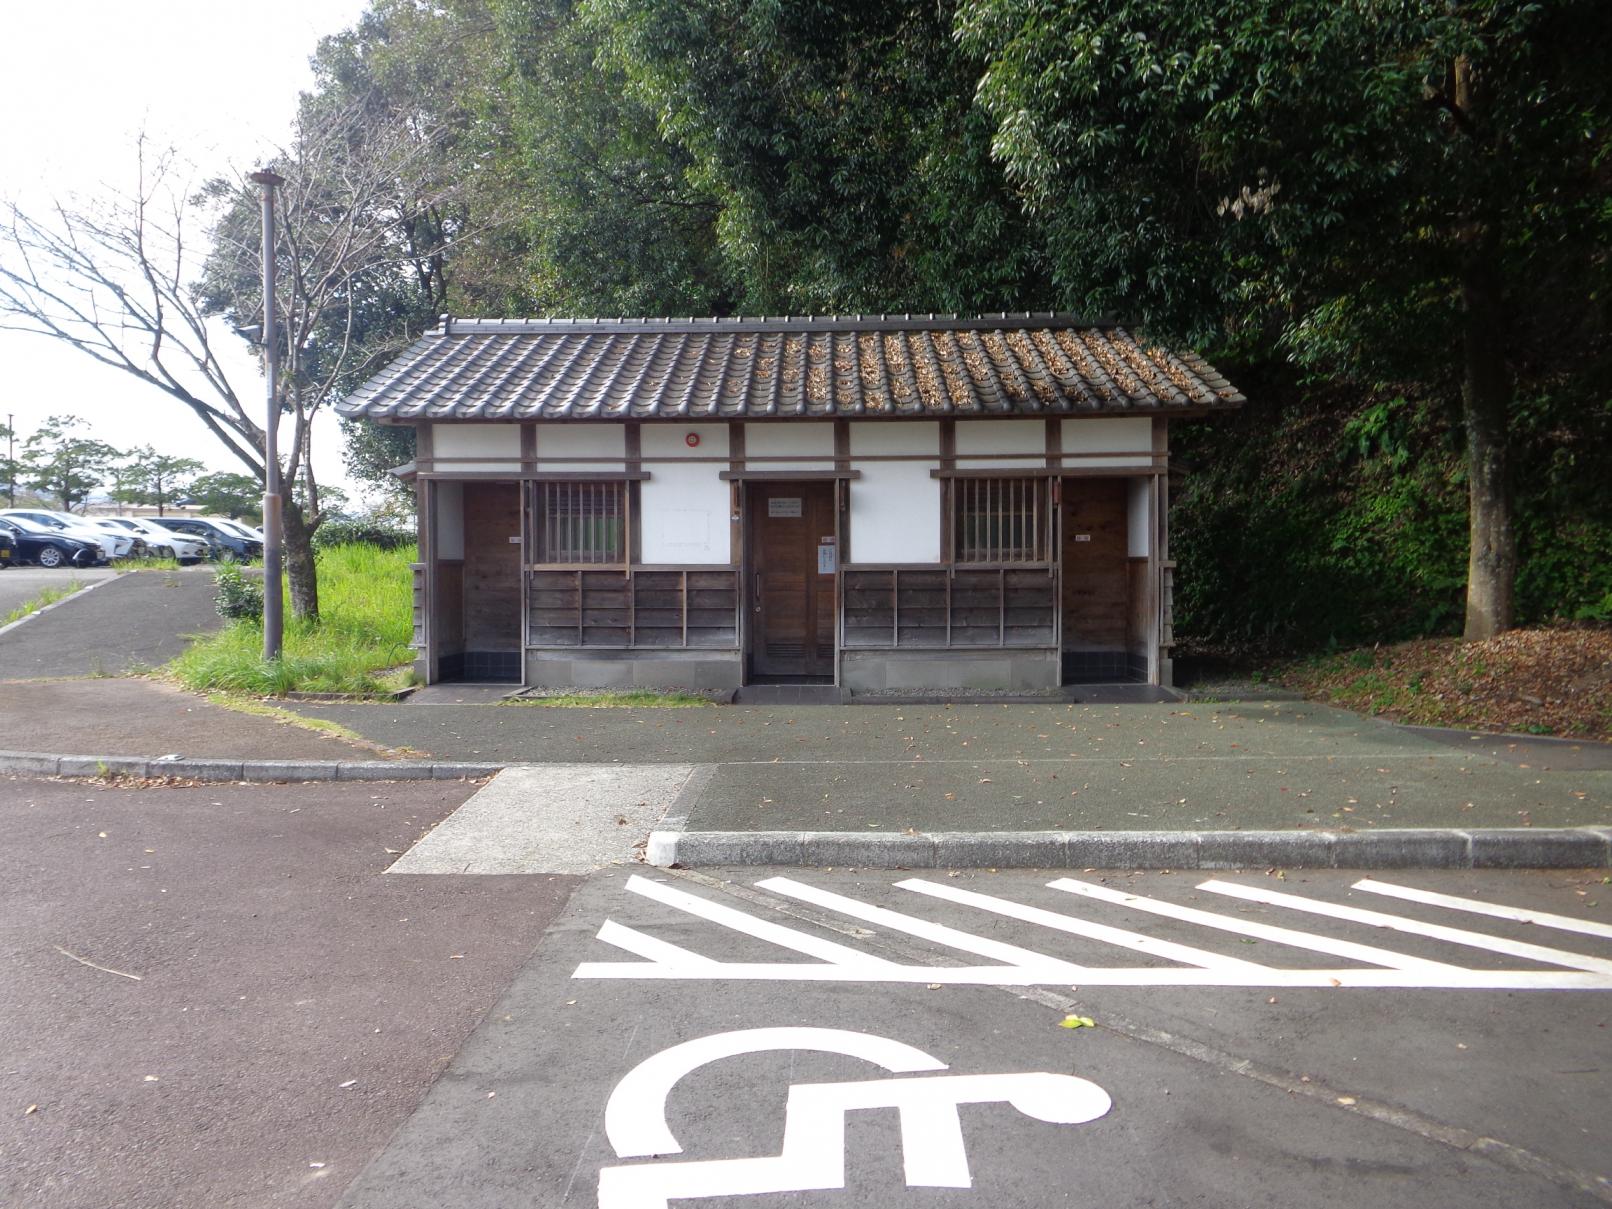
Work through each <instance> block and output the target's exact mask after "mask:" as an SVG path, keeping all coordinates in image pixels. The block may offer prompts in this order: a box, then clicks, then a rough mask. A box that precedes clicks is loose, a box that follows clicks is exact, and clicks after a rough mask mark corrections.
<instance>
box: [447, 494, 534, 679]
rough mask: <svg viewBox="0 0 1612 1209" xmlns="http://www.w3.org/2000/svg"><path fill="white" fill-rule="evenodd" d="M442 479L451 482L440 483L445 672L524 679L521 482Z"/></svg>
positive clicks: (449, 676) (467, 676)
mask: <svg viewBox="0 0 1612 1209" xmlns="http://www.w3.org/2000/svg"><path fill="white" fill-rule="evenodd" d="M442 486H443V488H447V489H451V490H439V493H438V509H437V518H436V520H437V543H438V549H439V555H438V558H437V589H436V617H435V619H434V622H435V624H434V625H433V627H432V629H433V636H434V639H435V646H436V653H437V679H438V680H450V681H451V680H458V681H479V682H487V683H510V684H519V683H520V682H521V680H522V679H523V678H524V676H523V673H524V668H523V667H522V666H521V654H522V652H521V545H520V536H521V493H520V484H518V483H500V482H465V483H462V484H461V483H445V484H443V485H442ZM455 554H457V555H458V557H457V558H454V557H452V555H455Z"/></svg>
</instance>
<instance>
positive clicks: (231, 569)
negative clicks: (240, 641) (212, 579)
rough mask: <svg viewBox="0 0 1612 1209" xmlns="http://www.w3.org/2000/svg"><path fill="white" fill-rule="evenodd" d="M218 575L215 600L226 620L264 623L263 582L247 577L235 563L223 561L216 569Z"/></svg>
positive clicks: (219, 612)
mask: <svg viewBox="0 0 1612 1209" xmlns="http://www.w3.org/2000/svg"><path fill="white" fill-rule="evenodd" d="M214 574H215V575H216V576H217V577H218V581H217V587H216V589H215V591H214V594H213V602H214V604H215V605H216V606H217V608H218V615H219V616H220V617H222V618H223V619H224V620H225V621H252V622H256V623H258V624H259V625H261V624H262V623H263V583H262V581H261V580H256V579H247V578H246V576H244V575H242V574H241V569H240V568H239V567H237V566H235V565H234V564H233V563H222V564H220V565H219V566H218V568H217V569H216V570H215V571H214Z"/></svg>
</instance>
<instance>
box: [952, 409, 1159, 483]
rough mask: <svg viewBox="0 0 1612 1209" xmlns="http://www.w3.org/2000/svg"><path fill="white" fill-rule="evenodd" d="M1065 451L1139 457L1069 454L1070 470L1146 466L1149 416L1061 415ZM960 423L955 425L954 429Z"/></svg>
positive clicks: (1067, 464) (1150, 436)
mask: <svg viewBox="0 0 1612 1209" xmlns="http://www.w3.org/2000/svg"><path fill="white" fill-rule="evenodd" d="M1062 428H1063V451H1064V452H1065V453H1122V454H1123V453H1129V454H1133V455H1134V454H1138V453H1139V454H1141V455H1142V456H1141V457H1135V456H1132V457H1128V458H1127V457H1114V458H1100V457H1099V458H1071V459H1069V460H1068V461H1066V462H1065V463H1064V466H1065V467H1066V468H1067V469H1070V470H1084V469H1090V468H1094V467H1098V466H1147V465H1149V464H1150V463H1151V461H1152V453H1151V451H1152V449H1153V419H1152V417H1151V416H1101V417H1093V418H1091V419H1085V418H1081V417H1075V416H1065V417H1064V418H1063V425H1062ZM961 430H962V425H960V424H959V425H958V431H961Z"/></svg>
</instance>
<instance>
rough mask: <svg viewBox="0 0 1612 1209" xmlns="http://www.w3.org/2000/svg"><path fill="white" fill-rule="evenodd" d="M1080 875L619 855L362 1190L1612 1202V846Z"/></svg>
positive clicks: (1409, 1205) (507, 1200)
mask: <svg viewBox="0 0 1612 1209" xmlns="http://www.w3.org/2000/svg"><path fill="white" fill-rule="evenodd" d="M1068 880H1070V879H1068V878H1067V875H1064V874H1060V873H1057V872H1048V873H1034V872H1029V871H1020V872H1014V873H999V874H986V873H983V872H980V873H963V874H958V875H955V876H949V877H948V876H944V875H942V876H940V877H938V878H923V877H910V876H906V875H900V874H874V873H852V872H848V871H836V872H832V873H830V872H825V871H813V872H801V871H798V870H756V869H747V870H742V871H739V870H717V871H708V872H706V873H698V874H695V873H682V874H679V873H675V872H665V871H640V872H636V873H634V872H628V871H607V872H603V873H600V874H596V875H594V876H593V877H591V878H590V879H589V880H588V882H587V883H586V884H585V885H584V886H583V887H581V888H580V889H579V890H578V891H577V892H576V893H575V894H574V895H573V897H572V899H571V901H570V903H569V905H568V906H567V908H566V910H565V912H564V913H563V915H562V916H561V917H560V919H559V920H557V921H556V923H555V924H554V925H553V926H552V927H551V928H550V929H549V931H548V933H547V934H546V936H545V937H544V940H543V942H542V944H541V946H540V947H539V949H538V952H537V954H536V955H535V956H534V958H533V959H532V961H530V962H529V963H528V964H527V965H526V966H525V967H524V968H523V969H522V970H521V972H520V973H519V974H518V975H517V977H516V978H515V980H514V983H513V984H512V986H511V987H510V990H509V991H508V993H507V994H506V995H505V996H504V998H503V999H502V1000H501V1001H500V1003H499V1004H498V1005H497V1006H496V1008H494V1010H493V1011H492V1012H491V1013H490V1014H489V1016H488V1017H487V1020H486V1021H485V1022H484V1024H483V1025H482V1026H481V1027H480V1028H479V1029H478V1030H477V1031H476V1032H475V1034H474V1035H473V1036H472V1037H471V1038H470V1040H469V1041H468V1042H467V1043H466V1045H465V1046H464V1048H463V1049H462V1050H461V1052H460V1054H459V1056H458V1057H457V1058H456V1059H455V1061H454V1062H453V1064H452V1065H451V1066H450V1068H449V1069H448V1071H447V1072H445V1074H444V1075H443V1077H442V1078H441V1079H440V1080H438V1082H437V1083H436V1085H435V1086H434V1087H433V1088H432V1090H431V1092H430V1094H429V1095H428V1096H427V1097H426V1099H425V1101H424V1103H423V1104H422V1106H421V1107H420V1109H419V1111H418V1112H416V1113H415V1114H414V1115H413V1116H412V1117H411V1118H410V1119H409V1121H408V1122H407V1124H406V1125H404V1126H403V1128H402V1129H401V1130H400V1131H399V1132H398V1134H397V1135H396V1136H395V1137H394V1139H393V1140H392V1142H391V1143H390V1144H389V1145H388V1146H387V1148H386V1149H385V1151H384V1152H383V1153H382V1154H381V1155H380V1156H379V1157H378V1158H377V1159H376V1160H375V1161H374V1162H373V1163H372V1164H371V1165H370V1166H369V1167H368V1168H367V1169H366V1170H365V1172H364V1173H363V1174H362V1176H361V1177H360V1178H359V1179H358V1180H357V1182H356V1183H354V1184H353V1185H352V1187H351V1188H350V1189H349V1190H348V1192H347V1193H346V1195H345V1196H344V1197H343V1199H342V1201H341V1206H342V1207H343V1209H416V1207H418V1209H425V1207H426V1206H431V1207H433V1209H434V1207H436V1206H442V1205H453V1206H456V1207H462V1209H476V1207H478V1206H487V1207H488V1209H492V1207H494V1206H497V1207H499V1209H503V1207H505V1206H509V1205H516V1204H518V1205H523V1206H531V1207H533V1209H539V1207H541V1209H550V1207H556V1206H567V1205H595V1204H597V1205H599V1206H601V1209H629V1207H631V1209H642V1207H646V1206H657V1207H660V1206H665V1205H667V1204H668V1198H670V1203H673V1204H680V1203H695V1204H699V1205H712V1206H714V1205H718V1204H731V1203H742V1204H746V1205H756V1206H767V1205H774V1204H790V1205H813V1206H824V1207H828V1206H834V1207H836V1209H849V1207H850V1206H880V1207H884V1206H895V1205H907V1204H912V1205H929V1206H934V1205H947V1206H951V1205H956V1206H964V1205H989V1206H992V1209H1000V1207H1010V1206H1024V1207H1027V1209H1028V1207H1041V1206H1047V1205H1070V1206H1094V1207H1095V1206H1103V1207H1104V1209H1115V1207H1128V1206H1161V1205H1194V1206H1222V1205H1224V1206H1233V1205H1235V1206H1244V1205H1322V1204H1328V1205H1330V1204H1337V1205H1360V1206H1365V1205H1370V1206H1374V1207H1376V1206H1404V1207H1405V1209H1446V1207H1448V1209H1457V1207H1459V1209H1470V1207H1472V1206H1496V1207H1497V1209H1498V1207H1501V1206H1505V1207H1508V1209H1509V1207H1512V1206H1517V1205H1527V1206H1530V1207H1534V1206H1538V1207H1546V1206H1552V1207H1554V1206H1564V1207H1565V1206H1590V1205H1596V1204H1606V1203H1609V1202H1612V1159H1609V1156H1612V1120H1609V1118H1608V1116H1607V1114H1606V1113H1605V1112H1604V1111H1603V1106H1604V1098H1605V1090H1606V1087H1607V1079H1608V1074H1609V1072H1612V1035H1609V1033H1608V1020H1609V1015H1608V1004H1609V1002H1612V1001H1609V998H1608V991H1609V990H1612V926H1609V923H1612V920H1609V917H1608V916H1607V905H1606V904H1604V903H1603V898H1602V896H1603V895H1605V894H1606V893H1607V888H1606V886H1605V884H1604V882H1603V881H1602V880H1601V878H1600V876H1599V875H1588V874H1568V873H1553V874H1543V873H1528V874H1516V873H1512V874H1498V873H1482V874H1475V873H1465V874H1449V873H1445V874H1435V873H1417V874H1414V875H1405V876H1402V877H1397V878H1394V879H1392V880H1391V881H1381V882H1368V883H1366V884H1364V885H1362V884H1360V883H1361V879H1360V878H1359V877H1358V875H1347V874H1340V873H1337V872H1323V873H1315V874H1304V875H1291V874H1290V875H1286V876H1283V877H1280V878H1279V877H1277V876H1275V875H1273V874H1267V873H1264V872H1246V871H1245V872H1241V873H1233V874H1227V875H1225V876H1223V877H1221V878H1218V879H1214V880H1213V881H1204V880H1201V879H1197V878H1185V877H1182V876H1179V875H1158V874H1155V875H1130V876H1111V875H1100V874H1098V875H1088V876H1087V877H1085V878H1081V879H1074V880H1075V881H1076V883H1077V884H1078V885H1079V886H1081V887H1084V889H1079V890H1073V889H1070V888H1068V887H1067V886H1066V885H1064V884H1062V883H1064V882H1065V881H1068ZM1406 895H1409V896H1410V897H1409V898H1407V897H1405V896H1406ZM1438 896H1443V897H1442V898H1440V897H1438ZM1351 913H1356V914H1351ZM1508 914H1509V915H1510V917H1506V916H1507V915H1508ZM1519 917H1525V918H1526V919H1527V920H1528V921H1529V922H1524V919H1523V918H1519ZM1385 918H1387V919H1389V920H1390V921H1391V922H1390V923H1384V922H1383V920H1384V919H1385ZM741 1195H742V1196H743V1200H742V1201H740V1200H737V1199H735V1198H738V1197H739V1196H741ZM685 1198H686V1201H685Z"/></svg>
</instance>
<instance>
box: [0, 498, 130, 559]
mask: <svg viewBox="0 0 1612 1209" xmlns="http://www.w3.org/2000/svg"><path fill="white" fill-rule="evenodd" d="M0 516H3V517H6V518H8V519H14V518H17V517H20V518H22V519H23V520H26V521H31V522H33V523H34V524H36V525H40V526H42V527H43V528H46V529H56V530H63V531H65V532H67V533H69V534H71V535H72V536H74V537H77V538H78V539H79V540H80V541H90V542H94V543H96V544H97V545H99V546H100V547H101V558H102V559H104V560H106V561H108V562H110V561H111V560H112V559H114V558H127V557H128V556H129V552H130V551H131V550H133V549H134V538H133V536H132V535H127V534H125V535H121V536H120V535H119V534H117V533H112V532H109V531H108V530H106V529H102V528H101V527H100V526H99V525H97V524H95V522H94V521H92V520H90V519H88V518H87V517H83V516H76V515H74V514H73V513H71V512H53V511H51V510H50V509H48V508H6V509H3V510H0Z"/></svg>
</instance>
